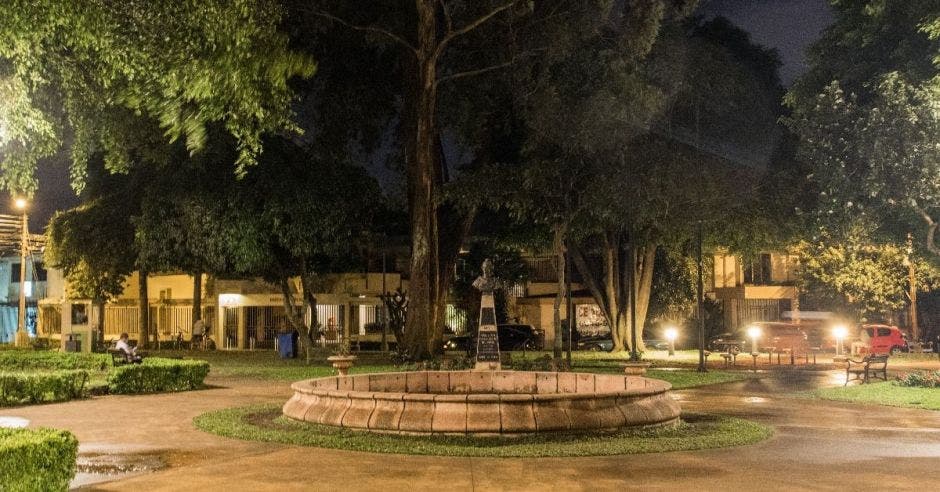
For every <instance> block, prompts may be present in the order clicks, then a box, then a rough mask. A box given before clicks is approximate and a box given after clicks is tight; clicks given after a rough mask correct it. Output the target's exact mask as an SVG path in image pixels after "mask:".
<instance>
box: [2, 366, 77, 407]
mask: <svg viewBox="0 0 940 492" xmlns="http://www.w3.org/2000/svg"><path fill="white" fill-rule="evenodd" d="M87 382H88V371H86V370H84V369H77V370H67V371H54V372H36V373H16V372H14V373H5V372H4V373H0V406H10V405H20V404H28V403H42V402H54V401H68V400H71V399H73V398H81V397H82V396H84V395H85V392H86V388H85V384H86V383H87Z"/></svg>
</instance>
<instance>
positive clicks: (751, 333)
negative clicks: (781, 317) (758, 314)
mask: <svg viewBox="0 0 940 492" xmlns="http://www.w3.org/2000/svg"><path fill="white" fill-rule="evenodd" d="M760 335H761V330H760V327H759V326H751V327H749V328H748V329H747V336H748V337H749V338H750V339H751V354H756V353H757V339H758V338H760Z"/></svg>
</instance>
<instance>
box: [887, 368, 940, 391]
mask: <svg viewBox="0 0 940 492" xmlns="http://www.w3.org/2000/svg"><path fill="white" fill-rule="evenodd" d="M897 384H898V386H909V387H913V388H940V371H934V372H911V373H908V374H901V375H899V376H898V378H897Z"/></svg>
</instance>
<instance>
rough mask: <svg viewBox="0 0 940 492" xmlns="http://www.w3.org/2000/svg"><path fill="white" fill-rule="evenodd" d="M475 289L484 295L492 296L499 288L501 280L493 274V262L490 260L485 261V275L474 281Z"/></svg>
mask: <svg viewBox="0 0 940 492" xmlns="http://www.w3.org/2000/svg"><path fill="white" fill-rule="evenodd" d="M473 287H474V288H476V289H477V290H479V291H481V292H483V293H484V294H492V293H493V291H494V290H496V289H497V288H499V280H497V279H496V276H495V275H494V274H493V262H492V261H490V259H489V258H487V259H485V260H483V275H482V276H480V277H477V279H476V280H474V281H473Z"/></svg>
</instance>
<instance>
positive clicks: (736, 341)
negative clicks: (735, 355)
mask: <svg viewBox="0 0 940 492" xmlns="http://www.w3.org/2000/svg"><path fill="white" fill-rule="evenodd" d="M748 343H749V342H748V340H747V336H746V335H745V334H744V333H741V332H733V333H721V334H719V335H715V336H713V337H711V338H709V339H708V350H711V351H712V352H730V351H732V349H737V350H738V351H739V352H743V351H744V350H745V349H746V348H747V347H748Z"/></svg>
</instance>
